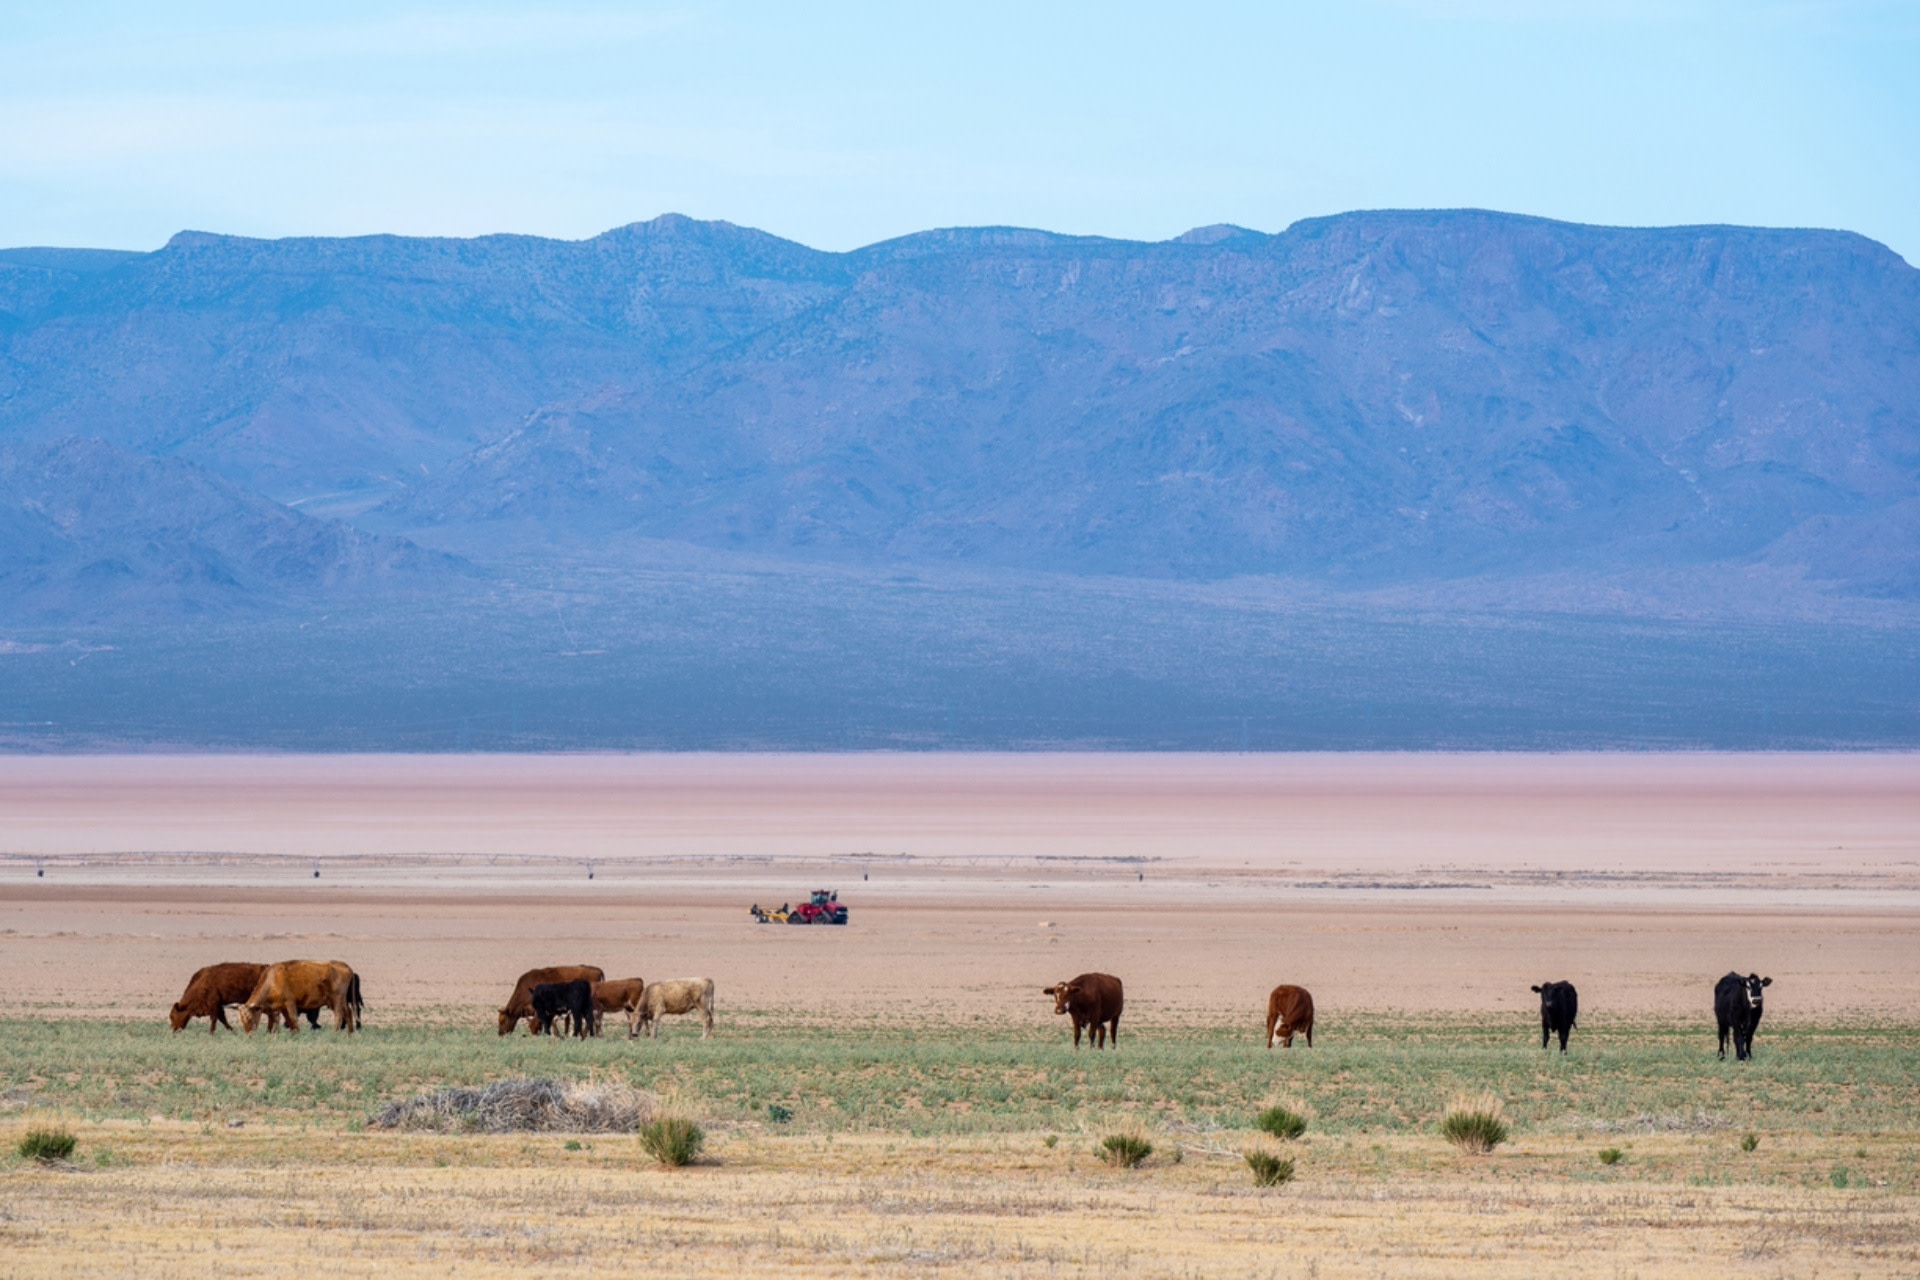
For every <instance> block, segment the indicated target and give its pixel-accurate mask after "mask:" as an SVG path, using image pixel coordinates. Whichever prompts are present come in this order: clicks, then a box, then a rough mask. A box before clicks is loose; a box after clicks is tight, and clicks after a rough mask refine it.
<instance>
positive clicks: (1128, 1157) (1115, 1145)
mask: <svg viewBox="0 0 1920 1280" xmlns="http://www.w3.org/2000/svg"><path fill="white" fill-rule="evenodd" d="M1097 1154H1098V1155H1099V1157H1100V1158H1101V1159H1102V1160H1104V1161H1106V1162H1107V1163H1108V1164H1110V1165H1113V1166H1114V1167H1115V1168H1118V1169H1132V1168H1134V1167H1136V1166H1137V1165H1139V1163H1140V1162H1141V1161H1142V1160H1145V1159H1146V1158H1147V1157H1148V1156H1150V1155H1152V1154H1153V1144H1152V1143H1151V1142H1148V1141H1147V1140H1146V1138H1145V1137H1144V1136H1143V1135H1141V1134H1138V1133H1110V1134H1108V1135H1107V1136H1106V1137H1105V1138H1103V1139H1101V1141H1100V1150H1099V1152H1098V1153H1097Z"/></svg>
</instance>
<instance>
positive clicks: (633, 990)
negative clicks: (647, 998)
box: [593, 978, 647, 1040]
mask: <svg viewBox="0 0 1920 1280" xmlns="http://www.w3.org/2000/svg"><path fill="white" fill-rule="evenodd" d="M646 989H647V984H646V983H645V982H642V981H641V980H640V979H639V978H619V979H615V980H613V981H610V982H596V983H594V984H593V1034H595V1035H599V1034H600V1015H601V1014H603V1013H624V1014H626V1015H627V1039H629V1040H631V1039H633V1038H634V1037H635V1036H637V1035H639V1034H640V997H641V995H642V993H644V992H645V991H646Z"/></svg>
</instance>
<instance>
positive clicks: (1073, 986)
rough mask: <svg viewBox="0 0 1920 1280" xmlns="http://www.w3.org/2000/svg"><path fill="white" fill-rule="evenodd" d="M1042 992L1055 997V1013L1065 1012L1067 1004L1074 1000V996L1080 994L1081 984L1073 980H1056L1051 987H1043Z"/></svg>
mask: <svg viewBox="0 0 1920 1280" xmlns="http://www.w3.org/2000/svg"><path fill="white" fill-rule="evenodd" d="M1040 994H1041V995H1047V996H1052V997H1053V1011H1054V1012H1055V1013H1065V1012H1066V1011H1067V1006H1068V1005H1069V1004H1071V1003H1072V1002H1073V998H1074V997H1075V996H1077V995H1079V994H1080V986H1079V984H1078V983H1073V982H1056V983H1054V984H1053V985H1052V986H1050V987H1044V988H1042V989H1041V992H1040Z"/></svg>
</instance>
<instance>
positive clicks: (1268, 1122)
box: [1253, 1106, 1307, 1142]
mask: <svg viewBox="0 0 1920 1280" xmlns="http://www.w3.org/2000/svg"><path fill="white" fill-rule="evenodd" d="M1253 1127H1254V1128H1256V1129H1258V1130H1260V1132H1262V1133H1270V1134H1272V1135H1273V1136H1274V1137H1276V1138H1279V1139H1280V1140H1282V1141H1283V1142H1291V1141H1293V1139H1295V1138H1297V1137H1299V1136H1300V1135H1301V1134H1303V1133H1305V1132H1306V1131H1307V1118H1306V1117H1305V1116H1303V1115H1301V1114H1300V1113H1299V1112H1298V1111H1294V1110H1291V1109H1290V1108H1287V1107H1277V1106H1276V1107H1268V1108H1267V1109H1266V1110H1265V1111H1262V1112H1261V1113H1260V1114H1259V1115H1258V1116H1256V1117H1255V1118H1254V1121H1253Z"/></svg>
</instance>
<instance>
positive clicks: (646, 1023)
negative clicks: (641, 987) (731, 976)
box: [634, 978, 713, 1040]
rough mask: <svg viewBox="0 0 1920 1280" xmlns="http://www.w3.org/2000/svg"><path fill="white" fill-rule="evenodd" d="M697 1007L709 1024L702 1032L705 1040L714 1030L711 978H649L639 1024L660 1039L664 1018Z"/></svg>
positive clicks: (643, 995)
mask: <svg viewBox="0 0 1920 1280" xmlns="http://www.w3.org/2000/svg"><path fill="white" fill-rule="evenodd" d="M696 1011H697V1012H698V1013H699V1014H700V1017H701V1019H702V1021H703V1022H704V1023H705V1024H706V1026H705V1029H704V1030H702V1031H701V1032H700V1038H701V1039H702V1040H705V1039H706V1038H707V1037H708V1036H710V1035H712V1034H713V979H712V978H673V979H669V980H668V981H665V982H649V983H648V984H647V989H646V990H645V991H644V992H642V993H641V996H640V1022H639V1025H640V1027H643V1028H645V1030H646V1033H647V1038H648V1039H650V1040H658V1039H659V1038H660V1019H661V1018H664V1017H666V1016H668V1015H670V1014H681V1013H694V1012H696ZM634 1034H638V1032H637V1031H636V1032H635V1033H634Z"/></svg>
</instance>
